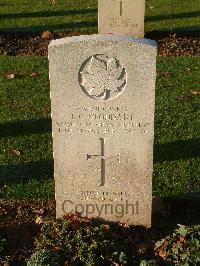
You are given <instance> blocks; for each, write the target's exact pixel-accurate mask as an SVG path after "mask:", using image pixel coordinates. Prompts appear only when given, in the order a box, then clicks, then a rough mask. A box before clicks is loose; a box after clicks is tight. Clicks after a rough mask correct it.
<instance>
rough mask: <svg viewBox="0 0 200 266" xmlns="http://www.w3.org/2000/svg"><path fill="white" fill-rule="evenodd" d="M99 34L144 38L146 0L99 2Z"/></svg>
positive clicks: (107, 0)
mask: <svg viewBox="0 0 200 266" xmlns="http://www.w3.org/2000/svg"><path fill="white" fill-rule="evenodd" d="M98 10H99V15H98V18H99V33H103V34H107V33H115V34H127V35H132V36H135V37H144V14H145V0H98Z"/></svg>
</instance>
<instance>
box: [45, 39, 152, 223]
mask: <svg viewBox="0 0 200 266" xmlns="http://www.w3.org/2000/svg"><path fill="white" fill-rule="evenodd" d="M49 62H50V83H51V102H52V126H53V150H54V171H55V183H56V205H57V208H56V209H57V217H62V215H63V214H65V213H66V212H75V211H78V212H81V213H82V214H83V215H87V216H89V217H91V216H92V217H98V216H100V217H102V218H104V219H106V220H110V221H120V222H124V223H128V224H135V225H144V226H150V224H151V204H152V168H153V165H152V164H153V135H154V133H153V132H154V94H155V77H156V43H155V42H154V41H150V40H146V39H135V38H133V37H130V36H122V35H92V36H80V37H71V38H65V39H60V40H54V41H52V42H51V44H50V46H49Z"/></svg>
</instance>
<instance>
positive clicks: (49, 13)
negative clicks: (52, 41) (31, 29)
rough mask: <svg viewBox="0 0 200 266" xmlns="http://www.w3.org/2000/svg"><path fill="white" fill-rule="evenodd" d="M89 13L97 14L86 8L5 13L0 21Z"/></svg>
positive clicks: (95, 11) (93, 9)
mask: <svg viewBox="0 0 200 266" xmlns="http://www.w3.org/2000/svg"><path fill="white" fill-rule="evenodd" d="M91 13H97V9H96V8H91V9H89V8H88V9H74V10H59V11H40V12H28V13H7V14H0V19H9V18H39V17H57V16H72V15H78V14H80V15H84V14H91Z"/></svg>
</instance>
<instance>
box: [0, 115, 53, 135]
mask: <svg viewBox="0 0 200 266" xmlns="http://www.w3.org/2000/svg"><path fill="white" fill-rule="evenodd" d="M0 129H1V130H0V138H4V137H8V136H9V137H16V136H24V135H31V134H34V133H44V132H50V131H51V119H50V118H43V119H38V120H23V121H16V122H7V123H2V124H0Z"/></svg>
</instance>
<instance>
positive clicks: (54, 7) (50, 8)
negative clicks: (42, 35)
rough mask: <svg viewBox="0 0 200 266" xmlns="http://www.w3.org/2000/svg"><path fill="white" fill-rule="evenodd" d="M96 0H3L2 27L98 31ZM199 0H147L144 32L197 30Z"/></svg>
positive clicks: (3, 28) (0, 14) (21, 29)
mask: <svg viewBox="0 0 200 266" xmlns="http://www.w3.org/2000/svg"><path fill="white" fill-rule="evenodd" d="M97 2H98V1H97V0H55V4H53V0H42V1H39V0H12V1H8V0H1V3H0V32H2V31H20V32H21V31H28V32H30V31H43V30H50V31H59V32H62V31H67V32H68V31H69V32H88V33H91V32H93V33H94V32H97ZM199 14H200V1H199V0H146V17H145V19H146V24H145V32H149V31H154V30H166V31H171V30H176V31H194V30H199V27H200V16H199Z"/></svg>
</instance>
